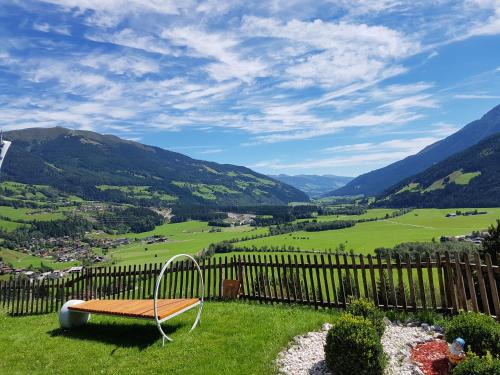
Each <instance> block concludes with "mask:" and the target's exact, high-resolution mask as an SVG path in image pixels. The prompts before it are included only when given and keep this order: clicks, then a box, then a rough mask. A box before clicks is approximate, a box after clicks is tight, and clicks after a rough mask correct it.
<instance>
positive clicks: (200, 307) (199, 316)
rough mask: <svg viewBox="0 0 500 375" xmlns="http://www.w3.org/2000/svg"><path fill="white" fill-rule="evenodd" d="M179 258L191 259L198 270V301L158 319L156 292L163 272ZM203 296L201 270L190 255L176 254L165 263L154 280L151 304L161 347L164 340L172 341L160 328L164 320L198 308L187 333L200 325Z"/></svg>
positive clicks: (203, 287)
mask: <svg viewBox="0 0 500 375" xmlns="http://www.w3.org/2000/svg"><path fill="white" fill-rule="evenodd" d="M180 257H187V258H189V259H191V260H192V261H193V263H194V264H195V265H196V268H197V269H198V272H199V274H200V283H201V296H200V301H199V302H197V303H195V304H193V305H191V306H188V307H185V308H184V309H182V310H179V311H177V312H176V313H175V314H172V315H169V316H167V317H165V318H163V319H159V317H158V292H159V290H160V285H161V279H162V278H163V274H164V273H165V271H166V270H167V268H168V267H169V266H170V265H171V264H172V262H173V261H174V260H175V259H177V258H180ZM204 295H205V284H204V282H203V273H202V272H201V268H200V265H199V264H198V262H197V261H196V259H194V258H193V257H192V256H191V255H188V254H178V255H174V256H173V257H172V258H170V259H169V260H168V262H167V263H165V264H164V265H163V267H162V269H161V271H160V274H159V275H158V278H157V279H156V287H155V294H154V300H153V304H154V317H155V321H156V326H157V327H158V330H159V331H160V334H161V336H162V346H164V345H165V339H167V340H168V341H173V340H172V339H171V338H170V337H168V336H167V334H166V333H165V332H164V331H163V329H162V328H161V323H163V322H164V321H166V320H169V319H172V318H173V317H175V316H177V315H180V314H182V313H184V312H186V311H188V310H190V309H192V308H194V307H196V306H198V314H197V315H196V319H195V321H194V324H193V326H192V327H191V329H190V330H189V332H191V331H192V330H193V329H195V328H196V326H197V325H198V324H199V323H200V319H201V311H202V309H203V296H204Z"/></svg>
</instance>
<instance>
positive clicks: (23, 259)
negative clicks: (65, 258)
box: [0, 247, 79, 269]
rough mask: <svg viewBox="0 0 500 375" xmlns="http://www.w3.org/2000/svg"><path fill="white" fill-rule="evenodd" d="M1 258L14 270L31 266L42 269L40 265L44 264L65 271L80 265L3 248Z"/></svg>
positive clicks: (0, 252) (0, 253)
mask: <svg viewBox="0 0 500 375" xmlns="http://www.w3.org/2000/svg"><path fill="white" fill-rule="evenodd" d="M0 257H1V258H2V259H3V261H4V262H5V263H7V264H9V263H10V264H12V265H13V266H14V268H27V267H29V266H33V267H40V265H41V264H42V263H43V264H44V265H45V266H48V267H51V268H54V269H65V268H68V267H71V266H76V265H78V264H79V262H67V263H60V262H54V261H53V260H52V259H47V258H40V257H35V256H33V255H29V254H25V253H22V252H20V251H14V250H9V249H4V248H2V247H0Z"/></svg>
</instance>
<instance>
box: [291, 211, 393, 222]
mask: <svg viewBox="0 0 500 375" xmlns="http://www.w3.org/2000/svg"><path fill="white" fill-rule="evenodd" d="M395 211H397V210H395V209H392V208H373V209H370V210H367V211H366V212H365V213H364V214H361V215H323V216H318V217H316V218H315V219H316V220H317V221H335V220H358V219H374V218H384V217H385V215H386V214H391V213H393V212H395ZM306 220H311V219H300V220H297V221H306Z"/></svg>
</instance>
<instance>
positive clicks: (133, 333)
mask: <svg viewBox="0 0 500 375" xmlns="http://www.w3.org/2000/svg"><path fill="white" fill-rule="evenodd" d="M162 328H163V330H164V331H165V333H166V334H167V335H169V334H171V333H174V332H175V331H177V330H178V329H179V328H181V329H182V328H186V327H185V324H180V323H179V324H169V325H163V326H162ZM47 333H48V334H49V335H50V336H51V337H59V336H62V337H68V338H71V339H78V340H89V341H97V342H101V343H105V344H112V345H116V346H118V347H121V348H138V349H140V350H144V349H146V348H148V347H149V346H151V345H153V344H154V343H156V342H160V341H161V336H160V333H159V332H158V328H157V327H156V325H155V324H138V323H134V324H123V323H114V322H103V323H90V322H89V323H87V324H86V325H84V326H81V327H78V328H73V329H71V330H66V329H62V328H57V329H53V330H51V331H48V332H47Z"/></svg>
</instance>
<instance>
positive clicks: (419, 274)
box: [415, 253, 427, 309]
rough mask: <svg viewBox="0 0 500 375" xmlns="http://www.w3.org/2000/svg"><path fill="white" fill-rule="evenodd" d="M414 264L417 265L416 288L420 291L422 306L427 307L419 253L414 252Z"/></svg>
mask: <svg viewBox="0 0 500 375" xmlns="http://www.w3.org/2000/svg"><path fill="white" fill-rule="evenodd" d="M415 265H416V267H417V279H418V289H419V292H420V302H421V304H422V308H423V309H426V308H427V301H426V298H425V287H424V277H423V274H422V262H421V261H420V254H418V253H417V254H415Z"/></svg>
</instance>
